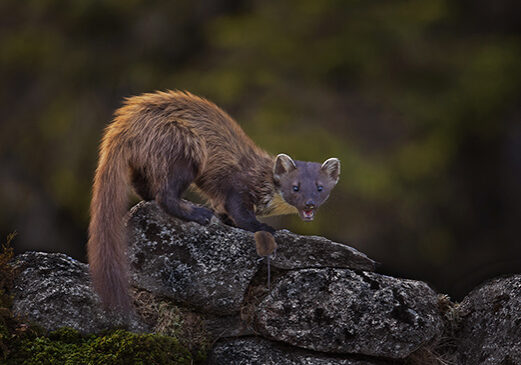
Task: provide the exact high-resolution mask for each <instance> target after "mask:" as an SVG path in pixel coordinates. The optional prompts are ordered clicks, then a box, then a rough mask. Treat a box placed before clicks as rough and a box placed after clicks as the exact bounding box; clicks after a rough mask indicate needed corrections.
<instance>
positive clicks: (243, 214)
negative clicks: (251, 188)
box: [224, 190, 275, 233]
mask: <svg viewBox="0 0 521 365" xmlns="http://www.w3.org/2000/svg"><path fill="white" fill-rule="evenodd" d="M224 207H225V209H226V212H227V213H228V216H229V217H230V218H231V219H233V221H234V222H235V224H236V225H237V227H239V228H242V229H245V230H247V231H250V232H258V231H266V232H269V233H275V229H274V228H273V227H271V226H269V225H267V224H265V223H261V222H259V221H258V220H257V217H255V213H254V211H253V203H252V202H250V201H249V199H248V198H246V197H245V196H243V195H241V194H240V193H239V192H237V191H235V190H232V191H231V192H229V193H228V196H227V197H226V203H225V206H224Z"/></svg>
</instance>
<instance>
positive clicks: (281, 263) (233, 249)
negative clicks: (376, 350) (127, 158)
mask: <svg viewBox="0 0 521 365" xmlns="http://www.w3.org/2000/svg"><path fill="white" fill-rule="evenodd" d="M128 228H129V237H130V247H129V257H130V262H131V276H132V280H133V284H134V285H135V286H137V287H139V288H143V289H146V290H149V291H151V292H152V293H154V294H157V295H161V296H165V297H168V298H171V299H173V300H174V301H176V302H178V303H181V304H184V305H188V306H191V307H194V308H196V309H198V310H202V311H206V312H210V313H214V314H221V315H229V314H233V313H236V312H238V311H239V310H240V307H241V304H242V301H243V297H244V294H245V291H246V288H247V287H248V285H249V284H250V282H251V280H252V278H253V276H254V275H255V274H256V273H257V271H258V269H259V267H260V265H264V262H259V261H258V259H259V257H258V256H257V254H256V250H255V243H254V239H253V234H252V233H251V232H247V231H244V230H242V229H238V228H233V227H230V226H227V225H224V224H221V223H219V222H217V220H213V222H212V223H211V224H209V225H208V226H201V225H199V224H197V223H194V222H184V221H182V220H179V219H176V218H173V217H171V216H169V215H168V214H166V213H165V212H163V211H162V210H161V209H160V208H159V207H158V205H157V204H156V203H155V202H141V203H139V204H137V205H136V206H135V207H134V208H132V210H131V212H130V215H129V219H128ZM275 237H276V240H277V243H278V247H279V248H278V249H277V255H276V258H274V259H273V260H272V265H273V266H275V267H279V268H283V269H296V268H307V267H326V266H336V267H347V268H355V269H363V270H372V269H373V267H374V261H372V260H371V259H369V258H368V257H367V256H365V255H364V254H363V253H360V252H358V251H357V250H355V249H353V248H351V247H349V246H346V245H343V244H339V243H334V242H331V241H329V240H327V239H325V238H321V237H313V236H311V237H308V236H299V235H295V234H293V233H290V232H289V231H281V232H278V233H277V234H276V236H275Z"/></svg>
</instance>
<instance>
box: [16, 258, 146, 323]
mask: <svg viewBox="0 0 521 365" xmlns="http://www.w3.org/2000/svg"><path fill="white" fill-rule="evenodd" d="M15 264H16V266H17V267H18V269H19V270H20V271H19V275H18V276H17V277H16V280H15V287H14V289H13V294H14V301H13V311H14V312H15V313H16V314H19V315H21V316H23V317H25V318H27V319H28V320H30V321H34V322H36V323H38V324H39V325H40V326H42V327H44V328H46V329H48V330H54V329H57V328H60V327H71V328H74V329H76V330H78V331H80V332H82V333H94V332H99V331H101V330H104V329H107V328H114V327H118V326H125V327H127V325H126V323H127V318H123V317H121V316H118V314H117V313H112V312H111V313H107V312H106V311H104V310H102V309H101V307H100V305H99V299H98V297H97V295H96V294H95V293H94V292H93V291H92V289H91V287H90V278H89V274H88V266H87V265H86V264H84V263H81V262H79V261H76V260H74V259H72V258H70V257H69V256H66V255H64V254H59V253H44V252H27V253H24V254H22V255H19V256H16V258H15ZM129 323H130V324H129V329H131V330H134V331H142V330H144V329H145V327H144V326H143V325H142V324H139V323H138V322H137V321H136V320H135V319H130V322H129Z"/></svg>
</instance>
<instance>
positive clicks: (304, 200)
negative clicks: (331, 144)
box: [273, 153, 340, 221]
mask: <svg viewBox="0 0 521 365" xmlns="http://www.w3.org/2000/svg"><path fill="white" fill-rule="evenodd" d="M339 176H340V161H339V160H338V158H330V159H327V160H326V161H325V162H324V163H323V164H320V163H318V162H305V161H293V159H292V158H291V157H289V156H288V155H286V154H283V153H281V154H280V155H278V156H277V158H276V159H275V164H274V166H273V180H274V181H275V186H276V187H277V189H278V190H279V193H280V195H281V196H282V198H283V199H284V200H285V201H286V202H287V203H288V204H291V205H293V206H294V207H295V208H297V210H298V212H299V215H300V218H302V220H304V221H312V220H313V218H315V211H316V210H317V209H318V207H320V205H321V204H322V203H324V202H325V201H326V200H327V198H328V197H329V193H331V190H332V189H333V188H334V187H335V185H336V183H337V182H338V178H339Z"/></svg>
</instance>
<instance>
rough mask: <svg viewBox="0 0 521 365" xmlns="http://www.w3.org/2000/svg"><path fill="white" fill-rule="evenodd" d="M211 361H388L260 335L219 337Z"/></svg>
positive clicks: (246, 364)
mask: <svg viewBox="0 0 521 365" xmlns="http://www.w3.org/2000/svg"><path fill="white" fill-rule="evenodd" d="M208 364H209V365H232V364H233V365H387V364H391V362H385V361H383V360H378V359H368V358H365V359H362V358H355V357H338V356H336V357H335V356H331V355H329V356H328V355H326V354H321V353H315V352H312V351H306V350H302V349H298V348H295V347H291V346H287V345H282V344H279V343H276V342H273V341H268V340H264V339H261V338H258V337H246V338H238V339H229V340H224V341H219V342H218V343H217V344H216V345H215V346H214V348H213V349H212V352H211V354H210V356H209V360H208Z"/></svg>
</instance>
